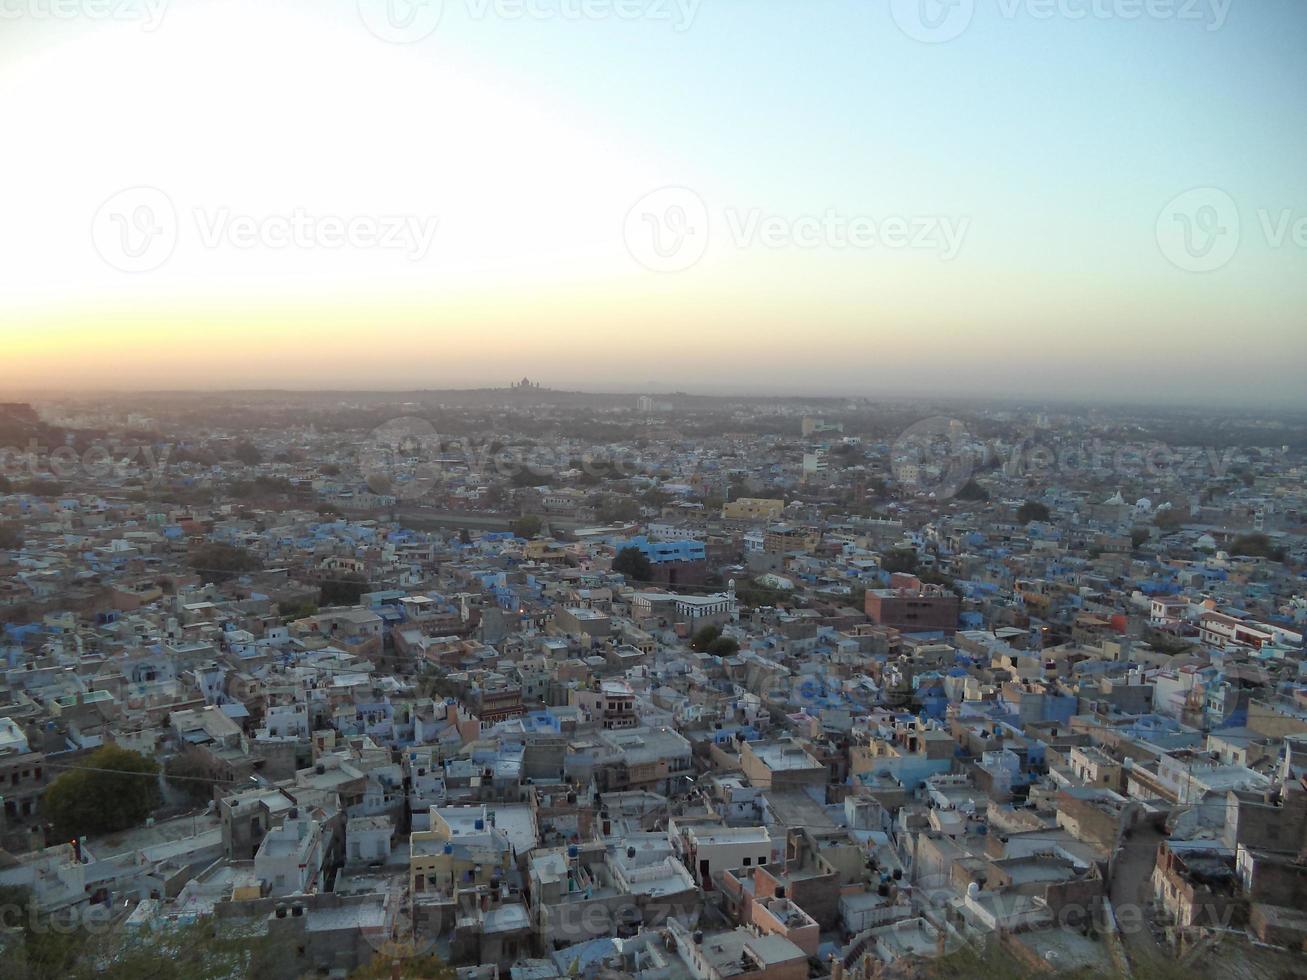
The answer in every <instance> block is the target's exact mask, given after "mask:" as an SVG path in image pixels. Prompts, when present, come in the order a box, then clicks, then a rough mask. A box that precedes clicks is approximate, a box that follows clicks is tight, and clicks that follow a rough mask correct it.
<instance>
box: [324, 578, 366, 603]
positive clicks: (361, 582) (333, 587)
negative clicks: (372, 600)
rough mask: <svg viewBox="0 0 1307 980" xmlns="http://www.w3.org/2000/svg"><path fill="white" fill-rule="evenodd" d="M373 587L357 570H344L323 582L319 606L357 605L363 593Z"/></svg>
mask: <svg viewBox="0 0 1307 980" xmlns="http://www.w3.org/2000/svg"><path fill="white" fill-rule="evenodd" d="M371 588H372V586H371V585H369V584H368V580H367V579H365V578H364V577H363V576H362V575H360V574H358V573H357V572H343V573H341V574H339V575H338V576H337V577H335V578H329V579H327V580H325V581H324V582H323V583H322V586H321V588H320V589H319V591H318V608H320V609H326V608H328V607H330V606H357V605H358V604H359V599H361V598H362V597H363V593H365V592H368V591H370V590H371Z"/></svg>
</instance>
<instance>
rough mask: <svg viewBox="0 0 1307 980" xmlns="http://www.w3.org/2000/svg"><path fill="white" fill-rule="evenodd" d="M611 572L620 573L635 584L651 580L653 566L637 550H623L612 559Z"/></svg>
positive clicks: (633, 548)
mask: <svg viewBox="0 0 1307 980" xmlns="http://www.w3.org/2000/svg"><path fill="white" fill-rule="evenodd" d="M613 571H615V572H621V573H622V574H623V575H625V576H626V577H627V578H631V579H635V580H636V581H637V582H647V581H649V580H650V579H651V578H653V564H652V563H651V562H650V561H649V559H648V558H646V557H645V556H644V552H642V551H641V550H640V549H639V548H635V547H630V548H623V549H622V550H621V551H619V552H618V553H617V557H616V558H614V559H613Z"/></svg>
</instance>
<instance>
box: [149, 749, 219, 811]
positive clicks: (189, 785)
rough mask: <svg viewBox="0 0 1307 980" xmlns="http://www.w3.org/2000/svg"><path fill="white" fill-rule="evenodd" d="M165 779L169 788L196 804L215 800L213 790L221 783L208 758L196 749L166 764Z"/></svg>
mask: <svg viewBox="0 0 1307 980" xmlns="http://www.w3.org/2000/svg"><path fill="white" fill-rule="evenodd" d="M163 777H164V779H166V780H167V781H168V785H169V786H171V787H172V788H173V789H175V790H178V791H179V792H182V793H185V794H186V795H187V796H189V797H190V798H191V799H192V800H195V801H196V802H203V801H206V800H211V799H213V788H214V786H216V785H218V783H219V782H220V780H219V778H218V776H217V774H216V773H215V772H214V771H213V765H212V763H211V762H210V760H209V759H208V757H207V756H205V754H204V753H203V752H199V751H197V750H194V749H189V750H187V751H185V752H181V753H178V754H177V755H175V756H173V757H172V758H171V759H169V760H168V761H167V762H166V763H164V766H163Z"/></svg>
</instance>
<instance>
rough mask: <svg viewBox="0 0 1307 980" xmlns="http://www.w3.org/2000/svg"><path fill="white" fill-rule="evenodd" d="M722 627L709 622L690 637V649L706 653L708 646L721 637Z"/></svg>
mask: <svg viewBox="0 0 1307 980" xmlns="http://www.w3.org/2000/svg"><path fill="white" fill-rule="evenodd" d="M721 635H722V628H721V627H720V626H715V625H712V624H709V625H707V626H705V627H703V628H702V629H700V630H699V631H698V632H696V633H695V634H694V636H692V637H690V649H691V650H698V651H699V652H700V653H707V652H708V648H709V647H711V646H712V645H713V644H714V643H716V642H717V641H718V640H719V639H721Z"/></svg>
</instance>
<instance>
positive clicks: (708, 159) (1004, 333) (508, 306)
mask: <svg viewBox="0 0 1307 980" xmlns="http://www.w3.org/2000/svg"><path fill="white" fill-rule="evenodd" d="M1304 51H1307V3H1303V2H1302V0H444V3H443V5H440V4H438V3H436V2H435V0H427V2H426V3H425V4H424V3H421V2H419V3H417V4H413V3H412V2H411V0H172V2H168V3H165V2H164V0H0V139H3V145H2V146H0V194H2V195H3V202H2V203H3V209H2V210H0V215H3V220H2V221H0V388H9V389H13V388H27V387H41V388H48V387H51V386H57V385H69V386H76V387H114V388H123V387H130V388H136V387H146V388H184V387H192V386H200V387H242V386H257V387H267V386H286V387H309V386H314V385H319V384H320V385H323V386H333V387H341V386H374V387H375V386H387V387H390V386H397V387H398V386H403V387H411V386H432V387H436V386H447V385H454V386H462V385H479V384H484V383H504V382H506V381H508V380H510V379H512V378H515V377H520V376H521V375H523V374H529V375H530V376H531V377H533V378H540V379H542V380H544V381H545V382H546V383H553V384H559V385H576V386H583V387H590V388H618V387H638V386H640V385H641V384H643V383H645V382H646V381H648V380H656V381H658V382H660V383H661V384H662V385H664V386H667V387H680V388H685V389H687V390H705V389H710V388H712V387H714V386H716V385H722V386H724V387H728V388H730V389H731V390H740V389H753V390H758V391H763V390H768V389H777V390H782V391H786V392H799V391H805V392H811V393H824V392H847V393H858V394H874V393H876V392H878V391H893V392H902V391H907V390H911V389H929V388H930V387H931V386H938V387H940V388H942V389H944V390H947V391H958V392H965V393H974V392H986V391H988V392H995V393H998V392H1011V393H1013V394H1036V395H1043V394H1063V395H1070V396H1085V395H1101V396H1104V397H1111V396H1114V395H1116V394H1124V395H1128V396H1130V397H1131V398H1151V397H1158V398H1178V399H1182V400H1185V401H1201V400H1202V399H1204V398H1206V397H1209V396H1210V397H1214V398H1217V399H1220V400H1248V401H1253V402H1256V401H1259V400H1267V401H1271V402H1276V403H1298V404H1302V403H1304V402H1307V391H1305V390H1304V387H1305V386H1304V384H1303V381H1302V378H1303V372H1302V365H1303V364H1304V363H1307V315H1305V314H1307V274H1305V273H1307V98H1305V97H1304V96H1305V94H1307V63H1305V61H1304V57H1303V53H1304Z"/></svg>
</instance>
